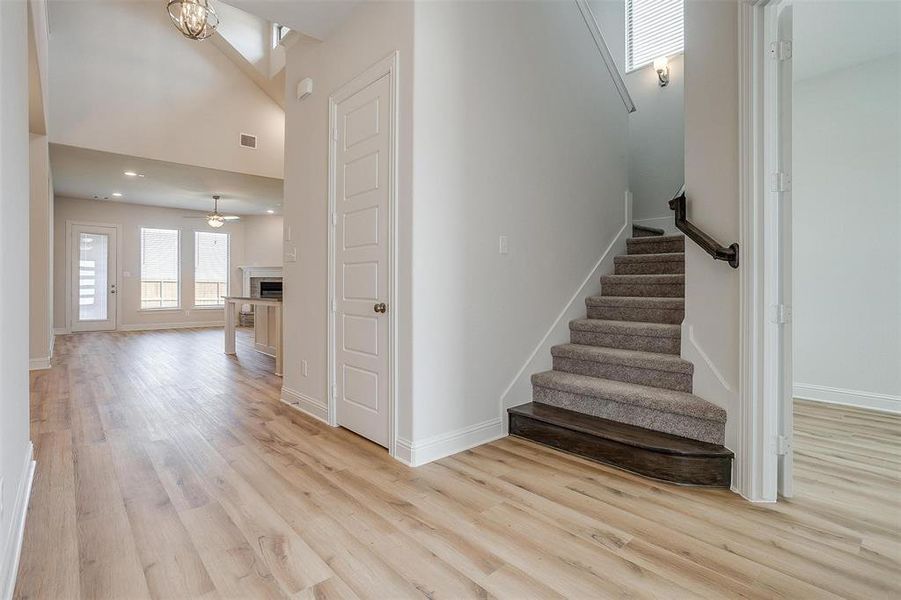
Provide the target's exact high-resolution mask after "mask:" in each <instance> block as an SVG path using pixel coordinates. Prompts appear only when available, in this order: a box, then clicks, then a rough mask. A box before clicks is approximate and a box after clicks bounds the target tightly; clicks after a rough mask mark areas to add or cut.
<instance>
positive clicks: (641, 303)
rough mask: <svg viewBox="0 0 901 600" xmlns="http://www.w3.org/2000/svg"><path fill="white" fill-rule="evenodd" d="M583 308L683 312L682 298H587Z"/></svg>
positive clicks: (683, 303) (683, 302)
mask: <svg viewBox="0 0 901 600" xmlns="http://www.w3.org/2000/svg"><path fill="white" fill-rule="evenodd" d="M585 306H588V307H592V306H616V307H623V308H662V309H666V310H685V299H684V298H655V297H653V296H588V297H587V298H585Z"/></svg>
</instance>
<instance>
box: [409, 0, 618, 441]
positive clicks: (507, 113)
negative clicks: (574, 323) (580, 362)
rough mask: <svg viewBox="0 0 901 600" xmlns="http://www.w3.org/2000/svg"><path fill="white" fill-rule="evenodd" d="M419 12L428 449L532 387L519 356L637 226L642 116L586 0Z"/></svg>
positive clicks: (417, 434)
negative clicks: (611, 66)
mask: <svg viewBox="0 0 901 600" xmlns="http://www.w3.org/2000/svg"><path fill="white" fill-rule="evenodd" d="M415 27H416V71H415V81H414V85H415V99H416V103H415V107H414V110H415V113H414V119H413V121H414V123H415V130H414V148H415V159H414V209H413V214H414V223H413V225H414V227H413V236H414V237H413V256H414V261H413V356H414V362H413V418H414V421H413V432H412V433H413V437H412V442H413V445H414V448H416V447H418V446H425V447H426V448H428V446H429V445H431V444H433V443H436V442H437V440H441V439H442V438H444V437H445V436H449V435H458V434H460V433H461V432H463V431H466V430H467V429H468V428H472V427H480V426H482V427H484V429H483V430H482V431H483V436H482V438H481V439H479V440H477V441H484V440H485V438H486V437H487V436H490V435H492V434H496V433H497V432H499V431H501V430H502V423H505V422H506V416H505V414H504V413H503V412H502V411H499V404H503V405H504V406H511V405H517V404H522V403H525V402H529V401H530V400H531V395H530V390H529V386H528V385H524V386H518V385H516V384H517V382H522V381H523V380H525V381H527V380H528V375H529V373H523V374H522V375H523V377H521V378H517V377H516V375H517V373H518V371H519V369H520V368H521V367H522V366H523V365H524V364H526V363H527V362H528V361H529V357H530V354H531V353H532V352H533V350H534V349H535V348H536V346H537V345H539V343H540V342H541V340H542V337H543V336H544V335H545V334H546V333H547V332H548V328H549V327H550V326H551V325H552V324H553V323H554V322H555V320H556V319H557V317H558V315H559V314H560V312H561V309H563V308H564V307H566V306H567V305H568V302H569V301H570V299H571V297H572V295H573V293H574V292H575V291H576V290H579V289H580V288H581V286H582V284H583V282H584V280H585V278H586V276H588V275H589V274H591V273H592V271H593V270H594V267H595V265H596V264H597V261H598V259H599V258H600V257H601V255H602V254H603V253H604V250H605V249H606V248H607V247H608V246H609V245H610V244H611V242H612V241H614V240H615V239H616V238H617V235H618V234H619V232H620V231H621V230H622V228H623V224H624V219H625V218H626V211H625V208H624V200H623V199H624V195H625V191H626V188H627V172H626V169H627V165H626V163H627V152H628V125H627V113H626V111H625V109H624V107H623V104H622V101H621V99H620V98H619V96H618V95H617V93H616V91H615V88H614V86H613V83H612V80H611V78H610V76H609V74H608V73H607V71H606V69H605V67H604V65H603V63H602V61H601V58H600V55H599V53H598V51H597V49H596V48H595V47H594V45H593V42H592V40H591V37H590V35H589V33H588V30H587V28H586V26H585V23H584V22H583V20H582V18H581V16H580V13H579V10H578V8H577V7H576V6H575V4H574V3H571V2H561V3H554V2H542V3H516V2H470V3H467V2H462V3H460V2H428V3H421V4H417V5H416V20H415ZM561 65H562V66H563V67H561ZM500 235H507V236H508V238H509V249H510V250H509V254H508V255H499V253H498V236H500ZM596 283H597V282H596V281H594V282H592V284H594V285H596ZM582 301H583V299H582V298H579V299H577V300H576V302H577V303H581V302H582ZM579 308H580V309H581V311H582V313H583V314H584V305H583V306H581V307H579ZM555 335H561V337H562V338H563V339H566V331H565V326H564V327H563V331H560V332H556V333H555ZM563 339H561V340H559V341H563ZM551 341H553V340H551ZM539 359H543V362H544V364H543V365H541V366H542V367H543V368H549V366H550V360H551V358H550V354H549V353H544V354H543V355H541V356H539ZM511 384H512V385H513V387H512V388H511V389H510V391H509V393H507V395H506V397H504V398H503V403H500V402H499V400H500V399H501V397H502V395H504V393H505V392H507V391H508V386H510V385H511ZM500 408H502V407H500ZM499 412H500V414H499ZM493 423H497V428H492V427H493V425H491V424H493ZM489 425H491V426H489ZM473 441H476V440H473ZM456 449H459V448H455V450H456Z"/></svg>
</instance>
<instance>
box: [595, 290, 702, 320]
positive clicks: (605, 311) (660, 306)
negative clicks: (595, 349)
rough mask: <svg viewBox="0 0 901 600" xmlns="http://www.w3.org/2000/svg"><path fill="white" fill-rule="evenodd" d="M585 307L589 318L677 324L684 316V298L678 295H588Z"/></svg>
mask: <svg viewBox="0 0 901 600" xmlns="http://www.w3.org/2000/svg"><path fill="white" fill-rule="evenodd" d="M585 308H586V309H587V312H588V318H589V319H606V320H610V321H633V322H647V323H670V324H677V323H681V322H682V320H683V319H684V318H685V300H684V299H683V298H679V297H670V298H659V297H654V296H589V297H588V298H586V299H585Z"/></svg>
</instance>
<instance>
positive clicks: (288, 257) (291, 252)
mask: <svg viewBox="0 0 901 600" xmlns="http://www.w3.org/2000/svg"><path fill="white" fill-rule="evenodd" d="M285 262H297V248H293V247H292V248H288V249H286V250H285Z"/></svg>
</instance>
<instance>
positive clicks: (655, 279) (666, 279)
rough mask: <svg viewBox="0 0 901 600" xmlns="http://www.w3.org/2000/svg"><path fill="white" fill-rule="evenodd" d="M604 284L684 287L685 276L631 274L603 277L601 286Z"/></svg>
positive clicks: (679, 274)
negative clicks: (653, 284)
mask: <svg viewBox="0 0 901 600" xmlns="http://www.w3.org/2000/svg"><path fill="white" fill-rule="evenodd" d="M604 283H618V284H638V285H647V284H649V283H656V284H661V285H684V284H685V275H683V274H682V273H637V274H634V273H630V274H628V275H601V285H603V284H604ZM602 289H603V288H602Z"/></svg>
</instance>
